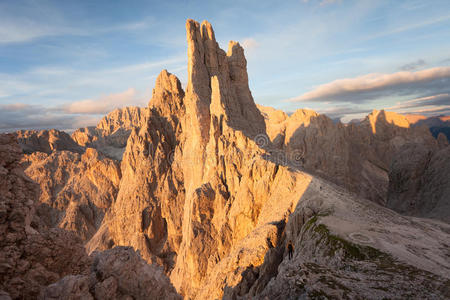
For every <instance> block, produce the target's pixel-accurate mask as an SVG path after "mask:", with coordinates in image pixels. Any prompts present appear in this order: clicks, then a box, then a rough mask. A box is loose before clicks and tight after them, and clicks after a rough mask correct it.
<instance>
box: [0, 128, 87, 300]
mask: <svg viewBox="0 0 450 300" xmlns="http://www.w3.org/2000/svg"><path fill="white" fill-rule="evenodd" d="M21 155H22V150H21V148H20V147H19V145H18V144H17V141H16V137H15V136H14V135H11V134H2V135H0V172H1V177H0V266H1V267H0V290H4V291H6V292H7V293H9V295H10V296H11V298H13V299H32V298H35V297H36V296H37V295H38V293H39V291H40V289H41V288H42V287H44V286H46V285H47V284H50V283H52V282H54V281H56V280H58V279H59V278H60V277H62V276H64V275H68V274H81V273H82V272H83V270H85V268H86V266H87V265H88V264H89V262H90V261H89V258H88V257H87V255H86V253H85V251H84V248H83V246H82V244H81V241H80V240H79V239H78V238H77V237H76V236H74V235H73V234H71V233H69V232H66V231H64V230H61V229H48V228H46V226H45V224H44V223H43V222H42V221H41V220H40V218H39V217H38V216H36V215H35V213H34V211H35V207H34V202H35V201H36V198H37V196H38V186H37V185H36V184H35V183H34V182H33V181H32V180H31V179H29V178H28V177H27V176H26V175H25V174H24V172H23V169H22V167H21V166H20V163H19V160H20V157H21Z"/></svg>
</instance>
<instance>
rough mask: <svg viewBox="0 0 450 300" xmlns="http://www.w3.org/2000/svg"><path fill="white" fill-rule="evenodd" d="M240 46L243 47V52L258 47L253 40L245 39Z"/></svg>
mask: <svg viewBox="0 0 450 300" xmlns="http://www.w3.org/2000/svg"><path fill="white" fill-rule="evenodd" d="M241 45H242V47H244V49H245V51H252V50H253V49H256V48H258V47H259V43H258V42H257V41H256V40H255V39H254V38H245V39H244V40H243V41H242V43H241Z"/></svg>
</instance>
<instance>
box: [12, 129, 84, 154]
mask: <svg viewBox="0 0 450 300" xmlns="http://www.w3.org/2000/svg"><path fill="white" fill-rule="evenodd" d="M15 135H16V136H17V141H18V143H19V145H20V147H21V148H22V150H23V152H24V153H27V154H31V153H33V152H44V153H47V154H50V153H51V152H52V151H55V150H60V151H61V150H68V151H71V152H76V153H83V152H84V149H83V147H81V146H80V145H78V144H77V143H75V142H74V141H73V140H72V138H71V137H70V135H68V134H67V133H65V132H64V131H59V130H56V129H51V130H41V131H36V130H20V131H17V132H16V133H15Z"/></svg>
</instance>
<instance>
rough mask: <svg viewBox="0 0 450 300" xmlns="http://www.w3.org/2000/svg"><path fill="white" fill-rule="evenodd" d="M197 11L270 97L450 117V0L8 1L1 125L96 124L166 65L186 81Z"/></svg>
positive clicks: (140, 96)
mask: <svg viewBox="0 0 450 300" xmlns="http://www.w3.org/2000/svg"><path fill="white" fill-rule="evenodd" d="M187 18H192V19H196V20H198V21H202V20H204V19H206V20H208V21H210V22H211V23H212V25H213V27H214V30H215V33H216V38H217V40H218V42H219V44H220V46H221V47H222V48H224V49H227V44H228V41H229V40H237V41H239V42H240V43H241V44H242V45H243V46H244V48H245V51H246V56H247V61H248V72H249V79H250V87H251V90H252V93H253V96H254V98H255V101H256V102H257V103H259V104H262V105H268V106H273V107H275V108H279V109H283V110H285V111H294V110H296V109H298V108H311V109H314V110H317V111H318V112H321V113H326V114H328V115H329V116H330V117H333V118H336V117H342V118H343V120H344V121H348V120H350V119H353V118H360V117H362V116H364V115H365V114H367V113H368V112H369V111H371V110H372V109H383V108H384V109H388V110H393V111H397V112H402V113H421V114H426V115H438V114H450V1H448V0H447V1H438V0H433V1H432V0H429V1H425V0H423V1H415V0H412V1H399V0H396V1H394V0H393V1H381V0H380V1H363V0H361V1H349V0H341V1H333V0H316V1H314V0H309V1H304V0H297V1H282V2H279V1H266V2H265V1H230V0H228V1H204V2H200V1H15V0H14V1H5V0H0V130H1V131H8V130H11V129H16V128H53V127H54V128H59V129H70V128H76V127H82V126H87V125H94V124H96V122H97V121H98V120H99V118H101V117H102V116H103V115H104V114H106V113H107V112H109V111H110V110H112V109H113V108H115V107H121V106H126V105H141V106H142V105H146V104H147V102H148V100H149V99H150V96H151V90H152V88H153V86H154V80H155V78H156V76H157V75H158V74H159V72H160V71H161V69H167V70H168V71H169V72H171V73H174V74H176V75H177V76H178V77H179V78H180V80H181V81H182V82H183V83H184V84H185V83H186V78H187V74H186V73H187V68H186V65H187V57H186V52H187V51H186V47H187V46H186V36H185V22H186V19H187Z"/></svg>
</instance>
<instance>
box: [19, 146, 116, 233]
mask: <svg viewBox="0 0 450 300" xmlns="http://www.w3.org/2000/svg"><path fill="white" fill-rule="evenodd" d="M22 163H23V164H24V165H25V166H26V167H27V168H26V170H25V172H26V174H27V175H28V176H29V177H30V178H31V179H33V180H34V181H36V182H37V183H38V184H39V186H40V194H39V202H40V204H39V205H38V206H37V213H38V214H39V215H40V216H41V218H42V219H43V220H45V222H46V223H47V225H48V226H50V227H60V228H63V229H66V230H68V231H72V232H73V233H74V234H76V235H78V236H79V237H80V238H81V239H82V240H84V241H87V240H89V239H90V238H91V237H92V236H93V235H94V234H95V233H96V232H97V230H98V228H99V227H100V224H101V222H102V220H103V217H104V215H105V213H106V211H107V210H108V209H109V207H110V206H111V204H112V202H113V200H114V199H115V198H116V195H117V191H118V187H119V182H120V178H121V171H120V167H119V164H118V163H117V162H116V161H114V160H111V159H109V158H106V157H104V156H103V155H102V154H100V153H98V151H97V150H95V149H93V148H87V149H86V152H85V153H84V154H82V155H80V154H78V153H74V152H70V151H54V152H52V153H51V154H45V153H41V152H35V153H33V154H30V155H26V156H25V157H24V158H23V159H22Z"/></svg>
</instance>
